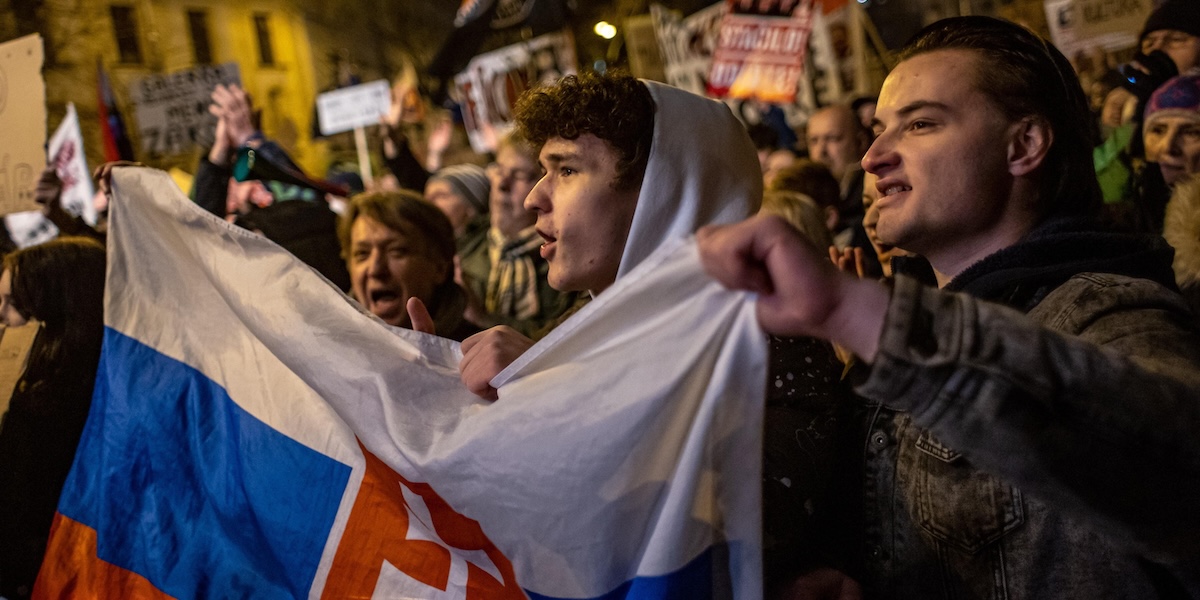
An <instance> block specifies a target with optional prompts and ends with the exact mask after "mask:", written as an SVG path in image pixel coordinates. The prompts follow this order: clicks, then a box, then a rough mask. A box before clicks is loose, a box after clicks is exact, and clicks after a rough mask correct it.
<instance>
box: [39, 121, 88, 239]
mask: <svg viewBox="0 0 1200 600" xmlns="http://www.w3.org/2000/svg"><path fill="white" fill-rule="evenodd" d="M47 154H49V155H50V161H49V162H50V164H51V165H53V166H54V170H55V171H56V172H57V173H58V178H59V179H60V180H62V206H63V209H64V210H66V211H67V212H69V213H71V214H72V215H75V216H79V217H83V220H84V221H87V223H88V225H95V224H96V207H95V205H94V204H93V203H92V196H93V195H94V191H93V188H92V173H91V172H90V171H88V166H87V156H86V155H85V154H84V152H83V134H82V133H81V132H80V130H79V115H78V114H77V113H76V112H75V105H74V104H72V103H68V104H67V116H65V117H63V120H62V123H60V124H59V125H58V129H57V130H55V132H54V135H52V136H50V146H49V148H48V149H47Z"/></svg>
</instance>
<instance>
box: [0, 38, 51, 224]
mask: <svg viewBox="0 0 1200 600" xmlns="http://www.w3.org/2000/svg"><path fill="white" fill-rule="evenodd" d="M0 131H2V132H4V134H3V135H4V143H3V144H0V215H9V214H12V213H16V212H21V211H30V210H37V209H38V204H37V202H36V201H35V200H34V189H35V188H36V187H37V180H38V177H40V176H41V174H42V171H43V170H44V169H45V168H46V154H45V147H46V84H45V82H44V81H43V80H42V36H40V35H38V34H36V33H35V34H33V35H27V36H25V37H22V38H17V39H15V40H12V41H10V42H5V43H3V44H0Z"/></svg>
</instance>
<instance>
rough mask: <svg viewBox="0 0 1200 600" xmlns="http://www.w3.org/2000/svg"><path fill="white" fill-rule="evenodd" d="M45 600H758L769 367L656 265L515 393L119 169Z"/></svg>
mask: <svg viewBox="0 0 1200 600" xmlns="http://www.w3.org/2000/svg"><path fill="white" fill-rule="evenodd" d="M112 183H113V195H114V202H113V205H112V207H111V214H110V221H109V223H110V229H109V237H108V255H109V265H108V269H109V271H108V281H107V288H106V292H105V324H106V331H105V340H104V349H103V356H102V359H101V364H100V369H99V374H98V376H97V382H96V392H95V397H94V400H93V403H92V410H91V415H90V416H89V419H88V424H87V428H86V430H85V432H84V435H83V440H82V442H81V443H80V446H79V450H78V453H77V455H76V461H75V465H74V467H73V469H72V472H71V475H70V477H69V479H68V481H67V483H66V485H65V487H64V490H63V494H62V498H61V500H60V503H59V509H58V515H57V516H56V517H55V522H54V528H53V530H52V533H51V539H50V543H49V546H48V549H47V554H46V559H45V561H44V563H43V567H42V571H41V573H40V575H39V578H38V581H37V585H36V587H35V590H34V596H35V597H37V598H62V597H84V598H455V599H461V598H467V599H490V598H498V599H508V598H526V597H528V598H531V599H550V598H597V599H598V598H604V599H615V598H663V599H665V598H678V599H685V598H686V599H689V600H691V599H704V598H758V597H761V595H762V582H761V566H760V565H761V556H760V541H759V539H760V531H759V528H760V506H759V503H760V495H761V494H760V470H761V469H760V444H761V429H762V412H763V386H764V382H765V368H766V367H765V364H766V348H765V346H766V344H765V339H764V336H763V334H762V332H761V330H760V329H759V327H758V325H757V322H756V320H755V316H754V307H753V302H752V301H751V298H750V296H748V295H746V294H742V293H736V292H729V291H726V290H724V289H723V288H721V287H720V286H719V285H718V284H716V283H714V282H712V281H710V280H709V279H708V278H707V277H706V276H705V275H704V274H703V271H702V270H701V268H700V266H699V258H698V255H697V252H696V248H695V246H694V244H691V243H685V242H679V243H676V244H672V245H671V247H669V248H664V249H663V250H662V251H660V252H659V253H656V254H655V255H653V256H652V257H650V258H649V259H647V260H646V261H645V262H644V263H643V264H642V265H641V266H640V267H639V268H637V269H636V270H634V271H632V272H630V273H629V274H628V275H627V276H625V277H623V278H622V279H621V280H620V281H618V282H617V283H616V284H615V285H614V286H613V287H612V288H610V289H609V290H608V291H606V292H605V293H604V294H603V295H601V296H600V297H598V298H597V299H596V300H595V301H594V302H592V303H591V304H590V305H589V306H587V307H586V308H584V309H583V310H582V311H581V312H580V313H578V314H576V315H575V316H574V317H572V318H571V319H570V320H568V321H567V322H566V323H564V324H563V325H562V326H561V327H559V328H558V329H557V330H555V331H554V332H553V333H552V334H551V335H550V336H549V337H547V338H546V339H544V340H542V341H540V342H539V343H538V344H537V345H536V346H534V347H533V348H532V349H531V350H530V351H529V352H527V353H526V354H525V355H523V356H522V357H521V359H520V360H519V361H518V362H517V363H514V364H513V365H512V366H511V367H510V368H509V369H508V370H506V371H505V372H504V373H501V374H500V375H499V376H498V377H497V378H496V379H495V380H493V383H494V384H496V385H497V386H498V389H499V396H500V399H499V400H498V401H497V402H495V403H487V402H483V401H481V400H479V399H477V398H475V397H474V396H472V395H471V394H470V393H469V392H467V391H466V390H465V389H464V388H463V386H462V384H461V382H460V381H459V379H458V372H457V363H458V361H459V360H460V358H461V354H460V352H459V348H458V344H456V343H454V342H450V341H448V340H444V339H441V338H436V337H434V336H428V335H424V334H420V333H415V332H412V331H408V330H399V329H395V328H391V327H388V326H386V325H384V324H383V323H382V322H380V321H379V320H378V319H376V318H375V317H373V316H371V315H369V314H366V313H365V312H363V311H362V309H361V308H360V307H359V306H358V305H357V304H355V303H354V302H353V301H351V300H350V299H349V298H347V297H345V296H344V295H342V294H341V293H340V292H339V291H338V290H337V289H336V288H335V287H334V286H333V285H332V284H330V283H329V282H328V281H326V280H325V279H323V278H322V277H321V276H320V275H319V274H317V273H316V272H315V271H313V270H312V269H310V268H308V267H306V266H305V265H304V264H303V263H301V262H300V261H299V260H297V259H295V258H293V257H292V256H290V255H289V254H287V253H286V252H285V251H283V250H282V249H280V248H279V247H278V246H276V245H275V244H273V243H272V242H270V241H268V240H266V239H265V238H262V237H260V236H258V235H256V234H253V233H251V232H248V231H245V230H242V229H240V228H237V227H234V226H231V225H229V224H227V223H225V222H224V221H222V220H220V219H217V218H215V217H213V216H212V215H210V214H208V213H207V212H205V211H204V210H202V209H200V208H199V207H197V206H196V205H194V204H192V203H191V202H190V201H189V200H188V199H187V198H186V197H185V196H184V195H183V194H182V193H181V192H180V191H179V189H178V188H176V187H175V185H174V183H173V182H172V181H171V179H170V178H169V177H168V176H167V175H166V174H165V173H162V172H159V171H154V170H150V169H144V168H132V167H131V168H120V169H116V170H115V171H114V173H113V181H112Z"/></svg>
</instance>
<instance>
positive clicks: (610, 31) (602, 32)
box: [592, 21, 617, 40]
mask: <svg viewBox="0 0 1200 600" xmlns="http://www.w3.org/2000/svg"><path fill="white" fill-rule="evenodd" d="M592 31H595V32H596V35H598V36H600V37H602V38H604V39H606V40H611V39H613V38H614V37H616V36H617V28H616V27H615V26H613V24H612V23H609V22H608V21H600V22H599V23H596V26H595V27H593V28H592Z"/></svg>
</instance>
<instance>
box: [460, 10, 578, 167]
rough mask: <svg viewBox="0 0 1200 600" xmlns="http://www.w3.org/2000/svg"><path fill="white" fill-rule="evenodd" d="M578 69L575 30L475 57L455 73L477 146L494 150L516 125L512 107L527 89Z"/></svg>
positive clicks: (481, 151)
mask: <svg viewBox="0 0 1200 600" xmlns="http://www.w3.org/2000/svg"><path fill="white" fill-rule="evenodd" d="M575 71H576V61H575V44H574V41H573V38H572V37H571V34H570V32H569V31H566V30H564V31H562V32H559V33H550V34H547V35H543V36H539V37H536V38H533V39H532V40H529V41H528V42H522V43H520V44H513V45H511V46H505V47H504V48H500V49H499V50H494V51H492V52H488V53H485V54H480V55H479V56H476V57H475V58H473V59H471V62H470V63H468V64H467V68H466V70H465V71H463V72H462V73H459V74H458V75H457V76H455V78H454V83H455V86H456V93H457V94H458V96H459V102H460V103H461V104H462V105H463V120H464V121H465V124H466V127H467V135H468V137H469V138H470V140H471V147H472V148H473V149H474V150H475V151H476V152H480V153H483V152H491V151H493V150H495V149H496V142H497V141H498V140H499V139H500V138H501V137H503V136H504V135H505V134H506V133H507V132H508V131H509V130H510V129H511V128H512V124H511V121H512V109H513V105H514V104H516V102H517V98H518V97H520V95H521V93H522V92H524V91H525V90H527V89H529V88H530V87H533V86H534V85H536V84H538V83H545V82H552V81H555V80H557V79H558V78H559V77H562V76H563V75H570V74H572V73H574V72H575Z"/></svg>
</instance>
